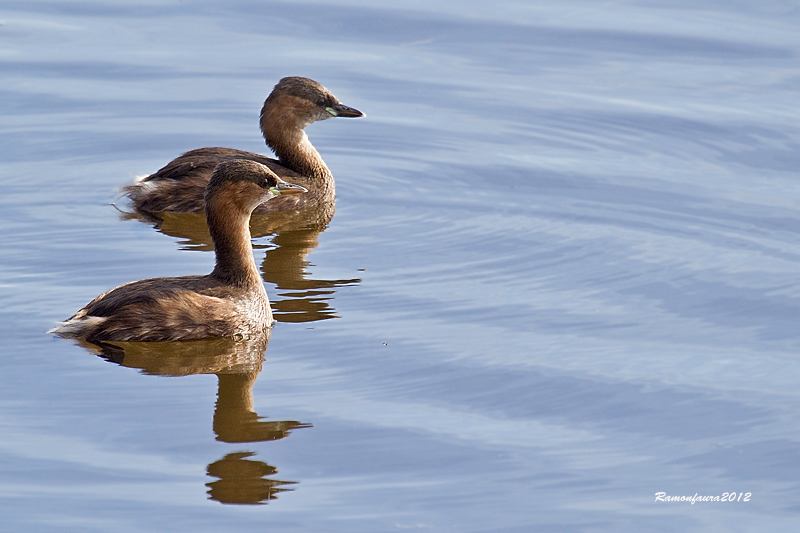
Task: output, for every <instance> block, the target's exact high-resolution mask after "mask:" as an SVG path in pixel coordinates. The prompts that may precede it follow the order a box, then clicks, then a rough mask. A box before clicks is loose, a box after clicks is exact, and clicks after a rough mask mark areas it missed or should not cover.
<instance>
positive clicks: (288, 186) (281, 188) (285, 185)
mask: <svg viewBox="0 0 800 533" xmlns="http://www.w3.org/2000/svg"><path fill="white" fill-rule="evenodd" d="M269 190H270V191H272V193H273V194H300V193H301V192H308V189H306V188H305V187H301V186H300V185H295V184H294V183H289V182H286V181H279V182H278V184H277V185H275V186H274V187H270V188H269Z"/></svg>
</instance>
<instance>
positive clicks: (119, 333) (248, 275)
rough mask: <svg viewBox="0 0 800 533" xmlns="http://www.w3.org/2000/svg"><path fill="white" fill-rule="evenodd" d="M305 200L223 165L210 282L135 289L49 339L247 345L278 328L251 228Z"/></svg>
mask: <svg viewBox="0 0 800 533" xmlns="http://www.w3.org/2000/svg"><path fill="white" fill-rule="evenodd" d="M301 192H305V189H304V188H303V187H301V186H299V185H294V184H291V183H286V182H285V181H283V180H282V179H280V178H279V177H278V176H276V175H275V173H274V172H272V171H271V170H270V169H269V168H267V167H266V166H264V165H262V164H260V163H256V162H255V161H249V160H246V159H234V160H231V161H225V162H223V163H221V164H219V165H218V166H217V167H216V169H215V170H214V172H213V175H212V176H211V179H210V181H209V183H208V186H207V187H206V192H205V212H206V219H207V221H208V228H209V230H210V232H211V238H212V240H213V242H214V253H215V255H216V266H215V267H214V270H213V271H212V272H211V273H210V274H208V275H206V276H183V277H177V278H153V279H146V280H141V281H133V282H130V283H126V284H125V285H121V286H119V287H117V288H115V289H112V290H110V291H108V292H106V293H104V294H101V295H100V296H98V297H97V298H95V299H94V300H92V301H91V302H90V303H89V304H87V305H86V306H85V307H84V308H83V309H81V310H80V311H78V312H77V313H75V314H74V315H73V316H72V317H70V318H69V319H68V320H66V321H65V322H63V323H62V324H60V325H59V326H58V327H56V328H55V329H53V330H51V333H56V334H58V335H61V336H63V337H72V338H79V339H86V340H88V341H90V342H91V341H120V342H124V341H155V342H165V341H176V340H194V339H205V338H211V337H243V338H248V337H250V336H252V335H255V334H259V333H262V332H264V331H265V330H268V329H269V328H270V327H271V326H272V310H271V309H270V305H269V298H268V297H267V291H266V290H265V289H264V283H263V282H262V280H261V274H260V272H259V270H258V268H257V267H256V263H255V260H254V259H253V247H252V243H251V238H250V228H249V221H250V215H251V214H252V212H253V210H254V209H255V208H256V207H257V206H258V205H260V204H261V203H263V202H266V201H267V200H270V199H271V198H274V197H275V196H279V195H284V194H295V193H301Z"/></svg>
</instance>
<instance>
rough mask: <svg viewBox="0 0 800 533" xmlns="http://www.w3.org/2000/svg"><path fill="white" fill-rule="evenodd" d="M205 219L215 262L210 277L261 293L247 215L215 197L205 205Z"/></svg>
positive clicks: (259, 276)
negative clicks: (212, 245)
mask: <svg viewBox="0 0 800 533" xmlns="http://www.w3.org/2000/svg"><path fill="white" fill-rule="evenodd" d="M206 220H207V222H208V229H209V232H210V233H211V239H212V240H213V241H214V254H215V255H216V259H217V261H216V265H215V266H214V270H213V271H212V272H211V276H212V277H215V278H217V279H219V280H220V281H222V282H223V283H225V284H228V285H235V286H238V287H244V288H257V289H260V290H261V291H264V290H265V289H264V284H263V282H262V281H261V273H260V272H259V271H258V267H256V262H255V259H253V245H252V243H251V236H250V213H247V212H244V211H242V210H241V209H237V208H236V206H234V205H233V204H232V203H231V202H230V200H228V199H226V198H217V199H215V200H214V202H213V203H211V204H209V205H208V206H207V209H206Z"/></svg>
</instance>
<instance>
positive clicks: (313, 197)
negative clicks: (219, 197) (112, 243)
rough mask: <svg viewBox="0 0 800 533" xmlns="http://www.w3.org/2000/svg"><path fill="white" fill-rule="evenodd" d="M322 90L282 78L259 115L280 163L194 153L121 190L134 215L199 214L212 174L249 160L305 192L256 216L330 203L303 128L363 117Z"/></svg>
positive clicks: (328, 183) (328, 180) (327, 183)
mask: <svg viewBox="0 0 800 533" xmlns="http://www.w3.org/2000/svg"><path fill="white" fill-rule="evenodd" d="M363 116H364V113H362V112H361V111H359V110H358V109H354V108H352V107H348V106H346V105H343V104H342V103H340V102H339V100H338V99H337V98H336V97H335V96H334V95H333V94H332V93H331V92H330V91H329V90H328V89H326V88H325V87H323V86H322V85H320V84H319V83H317V82H316V81H314V80H311V79H308V78H301V77H289V78H283V79H282V80H280V81H279V82H278V84H277V85H275V88H274V89H273V90H272V92H271V93H270V95H269V96H268V97H267V99H266V101H265V102H264V107H263V108H262V109H261V132H262V133H263V134H264V140H265V141H266V143H267V146H269V147H270V148H272V150H273V151H274V152H275V155H277V156H278V159H272V158H269V157H266V156H263V155H259V154H255V153H252V152H244V151H242V150H235V149H233V148H198V149H196V150H191V151H189V152H186V153H185V154H183V155H182V156H180V157H178V158H177V159H174V160H173V161H171V162H169V163H167V165H166V166H165V167H163V168H162V169H160V170H159V171H158V172H156V173H155V174H150V175H149V176H145V177H143V178H140V179H139V180H137V181H136V182H134V183H133V184H132V185H128V186H126V187H124V188H123V190H124V194H125V195H127V196H128V197H129V198H130V199H131V203H132V206H133V208H134V209H135V210H136V211H143V212H147V213H163V212H177V213H202V212H203V191H204V190H205V186H206V184H207V183H208V180H209V178H210V177H211V173H212V172H213V170H214V168H215V167H216V166H217V165H218V164H219V163H220V162H222V161H229V160H232V159H249V160H252V161H257V162H259V163H261V164H263V165H266V166H268V167H269V168H270V170H272V171H273V172H275V173H276V174H277V175H278V176H280V177H281V178H284V179H286V180H289V181H291V182H293V183H297V184H298V185H301V186H303V187H305V188H306V189H307V190H308V193H307V194H303V195H300V196H297V195H294V196H287V197H281V198H278V199H276V200H275V201H272V202H269V203H266V204H264V205H261V206H259V207H258V208H257V209H256V212H259V213H260V212H268V211H290V210H295V209H302V208H305V207H309V206H311V205H317V204H320V203H324V202H332V201H333V199H334V196H335V187H334V181H333V175H332V174H331V171H330V170H328V167H327V166H326V165H325V162H324V161H323V160H322V157H320V155H319V152H317V150H316V149H315V148H314V146H313V145H312V144H311V142H310V141H309V140H308V136H307V135H306V133H305V131H304V128H305V127H306V126H308V125H309V124H312V123H314V122H317V121H320V120H326V119H329V118H333V117H363Z"/></svg>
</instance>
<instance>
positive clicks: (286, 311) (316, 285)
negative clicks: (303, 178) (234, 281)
mask: <svg viewBox="0 0 800 533" xmlns="http://www.w3.org/2000/svg"><path fill="white" fill-rule="evenodd" d="M334 209H335V208H334V204H333V203H323V204H320V205H317V206H314V207H309V208H306V209H302V210H299V211H280V212H273V213H253V215H252V217H251V218H250V233H251V235H252V236H253V238H258V237H265V236H270V235H271V236H272V239H271V243H270V244H268V245H266V246H264V245H259V244H258V243H256V244H254V246H253V248H254V249H264V248H266V254H265V257H264V261H263V263H262V264H261V276H262V278H263V279H264V281H266V282H267V283H268V284H271V285H272V286H273V287H272V288H271V287H269V286H268V287H267V292H268V293H269V295H270V303H271V304H272V311H273V318H274V319H275V320H276V321H278V322H315V321H318V320H326V319H330V318H338V316H337V315H336V311H335V309H334V308H333V307H332V306H331V301H332V300H333V297H334V294H335V292H336V289H337V288H339V287H344V286H349V285H357V284H359V283H361V279H360V278H352V279H337V280H319V279H308V278H307V268H308V267H309V266H310V263H309V262H308V260H307V256H308V254H309V253H311V251H312V250H313V249H314V248H316V247H317V244H318V242H317V240H318V238H319V235H320V234H321V233H322V232H323V231H325V229H326V228H327V226H328V223H329V222H330V220H331V218H332V217H333V214H334ZM122 217H123V218H125V219H137V220H140V221H142V222H147V223H150V224H152V225H153V226H154V227H155V228H156V229H157V230H158V231H160V232H161V233H163V234H165V235H170V236H172V237H178V238H180V239H183V242H182V243H181V244H182V246H183V247H184V249H188V250H204V251H212V250H213V245H212V242H211V236H210V235H209V232H208V226H207V225H206V220H205V215H203V214H200V213H147V212H137V211H133V212H123V213H122Z"/></svg>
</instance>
